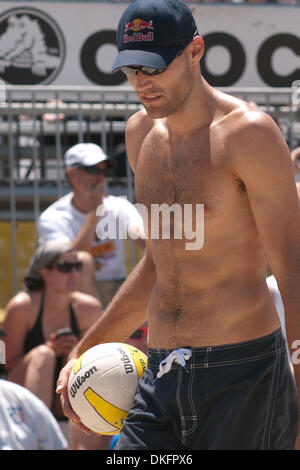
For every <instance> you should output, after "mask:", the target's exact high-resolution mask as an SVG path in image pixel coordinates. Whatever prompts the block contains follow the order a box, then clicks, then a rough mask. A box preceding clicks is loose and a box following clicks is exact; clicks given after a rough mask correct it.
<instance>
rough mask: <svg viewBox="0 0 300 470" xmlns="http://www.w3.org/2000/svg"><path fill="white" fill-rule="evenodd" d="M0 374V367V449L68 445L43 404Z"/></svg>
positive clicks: (1, 357) (1, 359)
mask: <svg viewBox="0 0 300 470" xmlns="http://www.w3.org/2000/svg"><path fill="white" fill-rule="evenodd" d="M4 337H5V338H6V337H7V334H6V332H5V331H4V330H2V329H0V338H4ZM0 341H2V340H1V339H0ZM1 344H5V343H1ZM5 349H6V348H5V347H3V348H0V366H1V365H2V364H5V362H6V354H5ZM3 375H4V374H3V369H0V450H61V449H67V441H66V440H65V438H64V436H63V434H62V432H61V430H60V428H59V425H58V423H57V421H56V419H55V418H54V416H53V414H52V413H51V412H50V410H49V409H48V408H47V407H46V405H45V404H44V403H43V402H42V401H41V400H39V399H38V398H37V397H36V396H35V395H33V393H31V392H29V390H27V389H26V388H24V387H21V386H20V385H17V384H14V383H12V382H8V381H6V380H3V378H2V377H3Z"/></svg>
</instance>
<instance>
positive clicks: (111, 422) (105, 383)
mask: <svg viewBox="0 0 300 470" xmlns="http://www.w3.org/2000/svg"><path fill="white" fill-rule="evenodd" d="M146 367H147V356H146V355H145V354H144V353H143V352H141V351H140V350H139V349H137V348H135V347H133V346H131V345H129V344H125V343H104V344H98V345H97V346H94V347H92V348H90V349H88V350H87V351H85V352H84V353H83V354H82V355H81V356H80V357H79V358H78V360H77V361H76V363H75V364H74V367H73V369H72V371H71V374H70V377H69V381H68V396H69V400H70V403H71V406H72V408H73V410H74V411H75V413H76V414H77V415H78V416H79V418H80V420H81V422H82V423H83V424H84V425H85V426H86V427H87V428H89V429H90V430H92V431H94V432H95V433H99V434H106V435H111V436H112V435H115V434H119V433H120V431H121V429H122V427H123V420H124V419H125V418H126V417H127V415H128V412H129V410H130V408H131V407H132V405H133V399H134V394H135V391H136V387H137V384H138V381H139V379H140V378H141V377H142V375H143V373H144V371H145V369H146Z"/></svg>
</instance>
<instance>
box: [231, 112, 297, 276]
mask: <svg viewBox="0 0 300 470" xmlns="http://www.w3.org/2000/svg"><path fill="white" fill-rule="evenodd" d="M274 125H275V124H274ZM236 152H237V150H236ZM235 161H236V167H235V171H236V175H237V176H238V177H239V178H240V179H241V180H242V181H243V183H244V185H245V188H246V191H247V195H248V199H249V204H250V207H251V210H252V213H253V217H254V219H255V223H256V226H257V231H258V234H259V237H260V240H261V243H262V246H263V249H264V251H265V254H266V257H267V260H268V263H269V265H270V267H271V269H272V271H273V272H274V274H277V275H279V274H281V273H282V272H283V271H284V270H285V269H286V268H287V266H288V264H289V263H290V261H291V259H292V258H293V256H294V254H295V250H296V247H297V245H298V246H299V239H300V205H299V199H298V194H297V190H296V185H295V178H294V172H293V166H292V162H291V157H290V153H289V150H288V148H287V146H286V144H285V141H284V139H283V137H282V135H281V133H280V131H279V130H278V131H277V128H274V127H273V125H272V124H270V122H269V121H268V120H265V119H263V120H262V122H256V123H255V125H254V126H250V129H249V131H248V133H247V132H246V131H245V132H244V135H242V139H241V142H240V152H239V155H238V156H237V158H236V160H235Z"/></svg>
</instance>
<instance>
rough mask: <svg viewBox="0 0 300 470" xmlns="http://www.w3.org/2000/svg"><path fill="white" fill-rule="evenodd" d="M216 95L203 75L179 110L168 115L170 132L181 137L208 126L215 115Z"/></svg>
mask: <svg viewBox="0 0 300 470" xmlns="http://www.w3.org/2000/svg"><path fill="white" fill-rule="evenodd" d="M215 109H216V96H215V91H214V89H213V88H212V87H211V86H210V85H209V84H208V83H207V82H206V81H205V80H204V79H203V78H202V77H201V85H200V86H199V87H196V88H195V89H194V90H193V92H192V93H191V95H190V96H189V97H188V99H187V101H186V103H184V105H183V106H182V107H181V109H180V110H178V112H176V113H174V114H171V115H170V116H167V118H166V119H167V125H168V128H169V130H170V134H172V135H174V137H175V138H176V139H177V138H179V139H180V138H181V137H182V136H186V135H187V134H189V133H193V132H194V131H196V130H199V129H201V128H204V127H206V126H208V125H209V124H210V123H211V122H212V121H213V117H214V113H215Z"/></svg>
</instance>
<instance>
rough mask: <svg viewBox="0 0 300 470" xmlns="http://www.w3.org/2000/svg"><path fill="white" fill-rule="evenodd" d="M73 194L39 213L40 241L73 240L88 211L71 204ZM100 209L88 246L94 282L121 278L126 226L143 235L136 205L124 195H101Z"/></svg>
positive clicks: (123, 271)
mask: <svg viewBox="0 0 300 470" xmlns="http://www.w3.org/2000/svg"><path fill="white" fill-rule="evenodd" d="M72 197H73V193H72V192H71V193H69V194H67V195H66V196H63V197H62V198H60V199H59V200H58V201H56V202H54V203H53V204H51V206H49V207H48V208H47V209H46V210H45V211H44V212H43V213H42V214H41V216H40V218H39V222H38V235H39V244H41V243H45V242H48V241H54V240H57V239H58V238H59V239H60V240H62V241H70V242H71V241H73V240H74V239H75V237H76V235H77V234H78V232H79V231H80V229H81V226H82V224H83V223H84V221H85V218H86V217H87V214H85V213H83V212H80V211H79V210H78V209H76V208H75V207H74V205H73V204H72ZM103 209H104V213H103V215H101V216H99V223H98V225H97V229H96V232H97V234H95V240H94V242H93V244H92V247H91V253H92V255H93V257H94V260H95V278H96V280H97V281H112V280H120V279H124V278H125V277H126V267H125V257H124V239H125V238H126V237H127V233H128V230H127V229H128V227H130V232H132V231H133V232H134V230H135V229H136V233H139V234H142V233H143V219H142V217H141V215H140V213H139V212H138V210H137V209H136V207H134V205H133V204H131V202H129V201H128V200H127V199H126V198H123V197H116V196H108V197H106V198H104V199H103ZM97 213H99V212H97ZM108 220H109V221H110V222H111V224H110V226H109V227H108V226H107V224H106V223H105V222H107V221H108ZM119 235H121V236H122V237H123V239H122V238H120V236H119ZM99 237H101V239H100V238H99Z"/></svg>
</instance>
